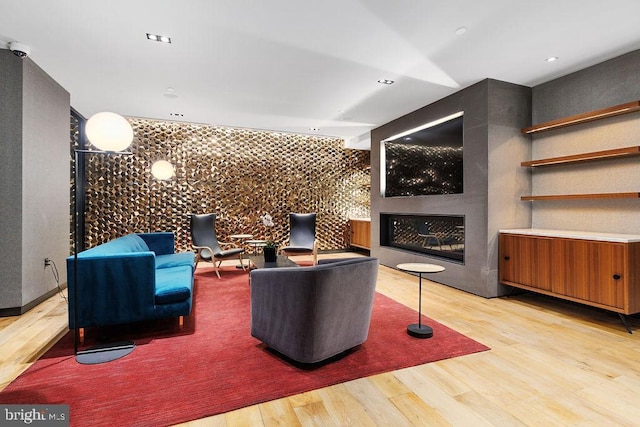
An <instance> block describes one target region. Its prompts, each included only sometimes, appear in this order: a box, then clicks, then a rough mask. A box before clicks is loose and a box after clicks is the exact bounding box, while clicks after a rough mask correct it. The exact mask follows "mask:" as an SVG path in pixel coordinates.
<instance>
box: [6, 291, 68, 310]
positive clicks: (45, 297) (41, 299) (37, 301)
mask: <svg viewBox="0 0 640 427" xmlns="http://www.w3.org/2000/svg"><path fill="white" fill-rule="evenodd" d="M65 288H66V286H65V285H63V286H62V289H65ZM58 292H59V291H58V288H53V289H51V290H50V291H49V292H47V293H46V294H43V295H41V296H40V297H38V298H36V299H34V300H33V301H31V302H30V303H28V304H25V305H23V306H22V307H9V308H0V317H10V316H20V315H22V314H24V313H26V312H27V311H29V310H31V309H32V308H33V307H35V306H37V305H38V304H40V303H42V302H44V301H46V300H48V299H49V298H51V297H52V296H54V295H55V294H57V293H58Z"/></svg>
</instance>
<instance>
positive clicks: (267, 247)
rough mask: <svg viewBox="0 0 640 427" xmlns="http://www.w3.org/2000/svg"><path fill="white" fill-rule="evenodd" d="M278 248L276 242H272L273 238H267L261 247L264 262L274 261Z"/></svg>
mask: <svg viewBox="0 0 640 427" xmlns="http://www.w3.org/2000/svg"><path fill="white" fill-rule="evenodd" d="M277 250H278V242H274V241H273V240H267V241H266V242H265V243H264V247H263V248H262V253H263V254H264V262H276V261H277V254H276V251H277Z"/></svg>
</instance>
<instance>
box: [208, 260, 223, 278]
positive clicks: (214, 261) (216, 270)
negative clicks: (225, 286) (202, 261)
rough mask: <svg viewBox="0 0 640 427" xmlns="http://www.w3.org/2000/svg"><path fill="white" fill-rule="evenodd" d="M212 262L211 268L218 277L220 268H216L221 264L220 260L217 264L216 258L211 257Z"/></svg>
mask: <svg viewBox="0 0 640 427" xmlns="http://www.w3.org/2000/svg"><path fill="white" fill-rule="evenodd" d="M211 261H212V263H213V269H214V271H215V272H216V276H218V279H219V278H220V270H218V267H219V266H220V264H222V261H220V262H219V263H218V264H216V260H215V259H213V258H212V259H211Z"/></svg>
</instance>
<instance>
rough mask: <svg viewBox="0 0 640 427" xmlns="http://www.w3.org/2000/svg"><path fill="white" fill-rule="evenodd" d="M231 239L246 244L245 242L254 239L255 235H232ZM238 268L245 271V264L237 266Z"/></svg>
mask: <svg viewBox="0 0 640 427" xmlns="http://www.w3.org/2000/svg"><path fill="white" fill-rule="evenodd" d="M229 237H230V238H232V239H237V240H240V244H244V243H245V240H247V239H253V234H231V235H230V236H229ZM236 268H242V269H244V265H243V263H240V264H238V265H236Z"/></svg>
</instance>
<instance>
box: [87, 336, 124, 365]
mask: <svg viewBox="0 0 640 427" xmlns="http://www.w3.org/2000/svg"><path fill="white" fill-rule="evenodd" d="M135 347H136V345H135V344H134V343H133V342H131V341H121V342H117V343H109V344H101V345H97V346H95V347H92V348H90V349H88V350H83V351H79V352H78V354H76V361H77V362H78V363H80V364H82V365H97V364H99V363H106V362H111V361H113V360H116V359H120V358H121V357H124V356H126V355H127V354H129V353H131V352H132V351H133V349H134V348H135Z"/></svg>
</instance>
